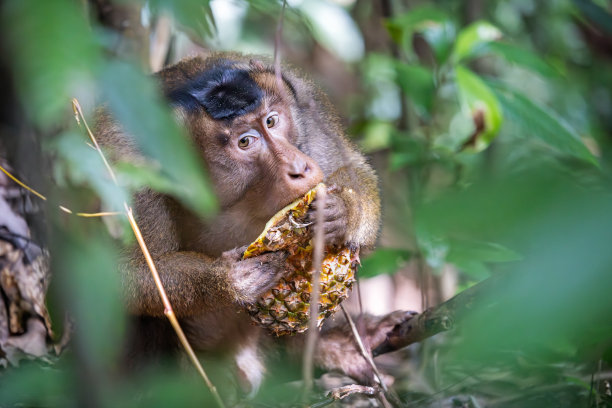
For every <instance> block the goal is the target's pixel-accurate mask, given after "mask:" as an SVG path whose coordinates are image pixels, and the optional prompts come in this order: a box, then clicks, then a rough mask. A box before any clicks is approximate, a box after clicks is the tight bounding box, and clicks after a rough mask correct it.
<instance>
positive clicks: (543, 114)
mask: <svg viewBox="0 0 612 408" xmlns="http://www.w3.org/2000/svg"><path fill="white" fill-rule="evenodd" d="M487 83H488V84H489V85H490V86H491V89H493V91H494V93H495V95H497V98H498V99H499V101H500V102H501V104H502V106H503V109H504V112H505V114H506V116H507V117H508V118H509V119H510V120H512V122H513V123H514V124H515V125H516V126H518V127H519V128H520V129H521V131H522V132H523V136H525V137H533V138H537V139H539V140H540V141H542V142H544V143H546V145H548V146H550V147H552V148H553V149H555V150H557V151H558V152H561V153H565V154H569V155H571V156H574V157H578V158H580V159H582V160H586V161H587V162H590V163H593V164H597V159H596V158H595V157H594V156H593V154H592V153H591V152H590V151H589V149H587V147H586V146H585V144H584V143H583V142H582V140H581V138H580V135H578V133H577V132H576V130H575V129H573V128H572V127H571V126H570V125H569V124H568V123H567V122H566V121H565V120H563V118H561V117H560V116H559V115H558V114H556V113H555V112H554V111H552V110H551V109H549V108H548V107H546V106H543V105H540V104H538V103H536V102H534V101H532V100H530V99H529V98H528V97H527V96H525V95H523V94H522V93H520V92H518V91H517V90H514V89H511V88H509V87H508V86H506V85H504V84H502V83H501V82H498V81H492V80H490V81H487Z"/></svg>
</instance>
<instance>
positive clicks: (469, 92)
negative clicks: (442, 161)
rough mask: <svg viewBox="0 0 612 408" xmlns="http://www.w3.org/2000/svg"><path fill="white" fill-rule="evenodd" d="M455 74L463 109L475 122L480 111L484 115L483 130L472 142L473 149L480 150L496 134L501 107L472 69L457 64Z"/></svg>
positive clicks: (500, 119) (501, 115) (499, 122)
mask: <svg viewBox="0 0 612 408" xmlns="http://www.w3.org/2000/svg"><path fill="white" fill-rule="evenodd" d="M455 75H456V79H457V86H458V87H459V95H460V99H461V104H462V105H463V107H464V109H465V110H467V111H468V112H469V115H470V116H471V118H472V119H473V120H474V121H475V122H476V118H477V116H478V115H479V114H480V112H481V114H482V115H483V117H484V130H483V131H482V132H481V134H479V135H477V138H476V140H474V143H473V146H474V149H475V150H476V151H481V150H483V149H485V148H486V147H487V146H488V145H489V143H491V141H492V140H493V139H494V138H495V136H497V133H498V131H499V128H500V126H501V123H502V121H503V114H502V110H501V107H500V105H499V102H498V100H497V97H496V96H495V94H494V93H493V92H492V91H491V89H490V88H489V87H488V86H487V84H486V83H485V82H484V81H483V80H482V79H480V77H478V76H477V75H476V74H474V73H473V72H472V71H470V70H469V69H467V68H464V67H463V66H461V65H458V66H456V67H455Z"/></svg>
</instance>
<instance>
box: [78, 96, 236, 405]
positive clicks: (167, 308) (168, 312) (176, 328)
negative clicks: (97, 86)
mask: <svg viewBox="0 0 612 408" xmlns="http://www.w3.org/2000/svg"><path fill="white" fill-rule="evenodd" d="M72 107H73V109H74V114H75V117H76V119H77V123H79V125H80V124H81V120H82V122H83V125H84V126H85V129H86V130H87V135H88V136H89V138H90V139H91V142H92V143H93V144H94V146H95V148H96V150H97V151H98V153H99V154H100V157H101V158H102V161H103V162H104V165H105V166H106V169H107V170H108V173H109V175H110V176H111V178H112V179H113V181H114V182H115V184H117V178H116V177H115V173H114V172H113V169H112V168H111V167H110V165H109V164H108V161H107V160H106V157H105V156H104V153H103V152H102V150H101V149H100V146H99V145H98V142H97V140H96V138H95V136H94V134H93V132H92V131H91V129H90V128H89V126H88V125H87V121H86V120H85V116H84V115H83V111H82V110H81V106H80V105H79V102H78V101H77V100H76V98H75V99H73V100H72ZM123 205H124V208H125V214H126V215H127V217H128V220H129V222H130V226H131V227H132V231H133V232H134V235H135V236H136V239H137V240H138V245H139V246H140V249H141V250H142V253H143V255H144V257H145V259H146V261H147V265H148V266H149V270H150V271H151V275H152V276H153V279H154V280H155V285H156V286H157V290H158V292H159V296H160V297H161V300H162V302H163V304H164V315H166V317H167V318H168V320H169V321H170V324H171V325H172V327H173V328H174V331H175V332H176V335H177V336H178V338H179V340H180V342H181V345H182V346H183V348H184V349H185V351H186V352H187V355H188V356H189V359H190V360H191V362H192V363H193V365H194V366H195V367H196V369H197V370H198V373H199V374H200V376H201V377H202V378H203V379H204V382H205V383H206V386H207V387H208V389H209V390H210V392H211V394H212V395H213V397H214V398H215V401H216V403H217V405H218V406H219V407H221V408H225V404H223V401H222V400H221V396H220V395H219V393H218V392H217V388H216V387H215V386H214V384H213V383H212V382H211V381H210V379H209V378H208V375H206V372H205V371H204V368H203V367H202V365H201V364H200V361H199V360H198V357H197V356H196V354H195V352H194V351H193V348H192V347H191V345H190V344H189V341H188V340H187V337H186V336H185V333H184V332H183V329H182V328H181V325H180V324H179V322H178V319H177V318H176V315H175V314H174V310H173V309H172V304H171V303H170V300H169V299H168V295H167V294H166V290H165V289H164V286H163V284H162V282H161V279H160V277H159V273H158V272H157V267H156V266H155V263H154V262H153V258H152V257H151V253H150V252H149V249H148V248H147V244H146V242H145V241H144V238H143V237H142V234H141V232H140V228H139V227H138V224H137V223H136V220H135V219H134V215H133V212H132V209H131V208H130V207H129V206H128V204H127V203H126V202H124V203H123Z"/></svg>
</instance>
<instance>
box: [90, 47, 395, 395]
mask: <svg viewBox="0 0 612 408" xmlns="http://www.w3.org/2000/svg"><path fill="white" fill-rule="evenodd" d="M157 77H158V78H159V81H160V83H161V87H162V89H163V92H164V94H165V96H166V97H167V99H168V101H169V104H170V105H171V106H172V107H173V109H174V112H175V114H176V117H177V118H178V120H179V121H180V122H182V124H183V125H184V126H185V127H186V128H187V130H188V131H189V134H190V135H191V137H192V141H193V144H194V146H195V148H196V149H197V150H198V152H199V154H200V156H201V158H202V161H203V163H204V165H205V167H206V170H207V171H208V175H209V176H210V179H211V181H212V183H213V186H214V191H215V193H216V196H217V198H218V202H219V207H220V208H219V212H218V213H217V214H216V215H215V216H214V217H213V218H212V219H207V220H203V219H200V218H198V217H197V216H195V215H194V214H193V213H192V212H190V211H189V210H187V209H186V208H185V207H183V206H182V205H181V204H180V203H179V202H178V201H177V200H175V199H174V198H172V197H170V196H167V195H164V194H161V193H157V192H154V191H151V190H148V189H146V190H144V191H140V192H139V193H137V194H136V196H135V199H134V210H135V213H136V218H137V222H138V224H139V225H140V227H141V229H142V233H143V235H144V239H145V241H146V242H147V244H148V246H149V249H150V251H151V255H152V256H153V259H154V261H155V263H156V265H157V268H158V270H159V273H160V275H161V280H162V283H163V285H164V287H165V289H166V291H167V293H168V296H169V299H170V302H171V303H172V305H173V308H174V311H175V313H176V314H177V316H178V317H179V319H180V320H181V323H182V325H183V327H184V328H185V331H186V333H187V336H188V338H189V341H190V342H191V344H192V345H193V346H194V348H195V349H196V350H199V351H208V352H219V353H226V354H227V355H232V356H235V358H234V361H235V365H236V366H235V368H236V372H237V378H238V379H239V382H240V384H241V385H242V387H243V389H244V390H245V391H247V392H250V391H254V390H256V389H257V387H258V386H259V384H260V381H261V378H262V374H263V372H264V366H263V363H262V362H261V358H260V356H259V355H258V353H259V351H258V350H259V347H258V342H259V339H260V338H261V337H262V335H263V332H262V329H261V328H259V327H257V326H254V325H253V324H252V323H251V321H250V318H249V316H248V314H247V313H246V312H245V311H244V309H243V307H242V306H243V305H244V304H245V303H247V302H253V301H255V300H256V299H257V298H258V297H259V296H261V295H262V294H263V293H264V292H266V291H267V290H268V289H270V288H271V287H272V286H274V285H275V284H276V282H277V280H278V278H279V274H280V273H281V271H282V268H281V266H282V265H283V263H284V261H285V258H286V256H287V254H286V253H284V252H276V253H267V254H264V255H261V256H258V257H255V258H251V259H246V260H242V257H241V254H242V251H243V250H244V246H245V245H248V244H249V243H250V242H252V241H253V240H254V239H255V238H256V237H257V236H258V235H259V234H260V233H261V231H262V230H263V228H264V225H265V224H266V222H267V221H268V220H269V219H270V218H271V217H272V216H273V215H274V214H275V213H276V212H277V211H278V210H280V209H281V208H282V207H284V206H285V205H287V204H288V203H290V202H292V201H293V200H295V199H296V198H298V197H300V196H302V195H303V194H305V193H306V192H307V191H308V190H310V189H311V188H312V187H314V186H315V185H316V184H317V183H319V182H321V181H324V182H325V184H326V185H327V186H330V187H331V188H330V190H329V193H328V194H327V199H326V201H325V206H324V207H323V208H320V207H319V206H318V205H317V201H316V200H315V202H314V203H313V208H314V209H315V210H316V211H319V210H321V211H323V212H324V219H325V222H324V225H323V226H322V227H323V228H324V233H325V240H326V244H328V245H329V244H342V245H350V246H352V247H353V248H362V247H370V246H372V245H373V244H374V242H375V239H376V235H377V231H378V229H379V218H380V201H379V196H378V191H377V179H376V176H375V174H374V172H373V170H372V168H371V167H370V166H369V165H368V164H367V163H366V161H365V159H364V157H363V156H362V155H361V154H360V153H359V152H358V151H357V150H356V149H355V148H354V147H353V146H352V145H351V144H350V143H349V142H348V140H347V139H346V137H345V136H344V133H343V130H342V128H341V126H340V123H339V120H338V117H337V115H336V113H334V109H333V108H332V107H331V105H330V103H329V102H328V101H327V99H326V98H325V96H324V95H323V94H322V93H321V92H320V91H318V90H317V88H316V87H314V86H313V85H312V84H311V83H310V82H309V81H307V80H305V79H303V78H301V77H299V76H298V75H297V74H296V73H295V72H294V71H292V70H285V69H284V70H283V71H282V77H281V78H278V77H277V76H276V74H275V71H274V68H273V64H271V63H269V62H268V63H264V62H261V60H250V59H248V58H247V57H243V56H238V55H230V54H221V55H217V56H212V57H208V58H202V57H195V58H192V59H186V60H183V61H181V62H179V63H178V64H176V65H174V66H171V67H168V68H166V69H164V70H162V71H161V72H159V73H158V74H157ZM279 86H281V89H279ZM97 134H98V135H99V138H100V141H101V144H102V145H103V146H106V147H107V148H109V150H112V151H113V152H114V154H115V156H116V157H118V158H122V159H129V158H130V157H134V156H137V155H138V154H139V153H138V151H137V149H136V147H135V145H134V143H133V142H132V141H131V140H130V138H129V136H128V135H126V134H124V132H123V131H122V130H121V128H120V127H119V126H118V125H117V124H115V123H114V122H113V121H112V119H111V118H109V117H108V115H107V114H105V113H101V114H100V115H99V118H98V123H97ZM130 251H131V252H130V253H129V254H128V255H127V258H128V260H127V262H126V263H125V266H124V267H123V269H124V276H125V278H124V285H125V292H126V297H127V305H128V309H129V311H130V312H131V313H132V314H133V315H134V316H136V318H135V320H136V324H135V332H136V335H135V337H134V339H133V342H132V343H133V344H132V345H131V346H130V347H131V349H133V351H134V353H138V354H140V355H143V354H144V355H147V354H150V355H153V354H155V353H157V352H159V351H160V350H164V349H166V350H167V349H172V348H173V347H174V348H176V345H177V344H178V343H177V341H176V338H175V336H174V333H173V332H172V331H171V329H170V328H169V327H170V326H169V325H168V323H167V322H166V321H165V318H164V314H163V312H164V310H163V305H162V302H161V300H160V298H159V295H158V292H157V289H156V287H155V285H154V282H153V279H152V277H151V274H150V272H149V269H148V267H147V265H146V263H145V259H144V257H143V255H142V254H141V252H140V250H139V249H138V248H137V247H134V248H131V249H130ZM386 322H387V323H386V324H389V322H388V320H387V321H386ZM391 327H392V326H391ZM260 332H261V333H260ZM324 354H325V353H323V355H324ZM324 359H325V358H323V360H324ZM330 361H331V360H330ZM323 365H324V366H328V367H329V368H334V367H333V366H334V364H333V363H331V362H330V363H329V364H325V363H324V364H323ZM339 368H341V369H343V370H344V371H351V370H350V369H348V370H347V369H344V368H342V367H339ZM354 375H355V376H356V377H359V373H357V374H354Z"/></svg>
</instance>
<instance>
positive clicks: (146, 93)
mask: <svg viewBox="0 0 612 408" xmlns="http://www.w3.org/2000/svg"><path fill="white" fill-rule="evenodd" d="M101 81H102V84H103V92H104V95H105V97H106V100H107V101H108V105H109V108H110V111H111V112H112V113H113V115H114V116H115V117H116V118H117V119H118V120H119V122H120V123H121V124H122V125H123V127H124V128H125V130H126V131H127V132H128V133H130V134H131V135H133V136H134V138H135V140H136V142H137V143H138V145H139V146H140V148H141V149H142V151H143V152H144V153H145V155H147V156H149V157H150V158H152V159H154V160H155V161H157V162H158V163H159V164H160V165H161V171H162V173H164V174H166V175H168V176H169V177H170V178H171V179H172V180H173V182H174V183H176V191H178V192H179V193H178V194H177V195H178V197H179V198H181V199H182V200H183V201H184V202H185V203H186V204H187V205H189V206H190V207H191V208H192V209H194V210H196V211H198V212H199V213H201V214H210V212H211V211H212V210H213V209H214V208H215V202H216V201H215V198H214V195H213V193H212V189H211V188H210V183H209V181H208V180H207V178H206V177H205V174H204V171H203V167H202V164H201V163H200V160H199V159H198V157H197V155H196V153H195V152H196V149H195V148H194V147H193V146H192V144H191V143H190V141H189V140H188V138H187V135H186V133H185V131H184V130H183V129H182V128H181V127H180V126H179V125H178V124H177V123H176V122H175V120H174V119H173V118H172V116H171V115H170V112H169V110H168V109H167V108H166V106H165V105H164V103H163V102H162V98H161V96H160V94H159V92H158V91H157V89H156V87H155V85H154V83H153V80H152V79H151V78H150V77H146V76H144V75H143V74H142V73H140V72H139V71H138V70H137V69H136V68H135V67H133V66H131V65H128V64H124V63H118V62H114V63H110V64H109V65H108V67H107V69H106V70H105V71H104V73H103V76H102V78H101Z"/></svg>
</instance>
